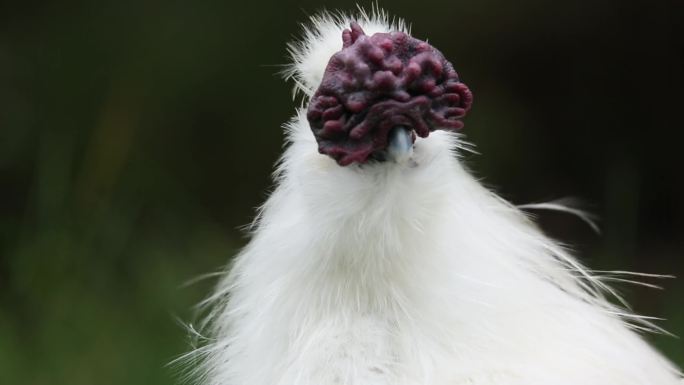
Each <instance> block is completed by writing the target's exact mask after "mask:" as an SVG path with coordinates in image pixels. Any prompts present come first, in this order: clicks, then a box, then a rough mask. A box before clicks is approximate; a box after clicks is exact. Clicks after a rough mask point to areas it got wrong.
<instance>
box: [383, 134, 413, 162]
mask: <svg viewBox="0 0 684 385" xmlns="http://www.w3.org/2000/svg"><path fill="white" fill-rule="evenodd" d="M411 155H413V134H412V132H411V130H410V129H409V128H407V127H405V126H396V127H394V128H392V130H391V131H390V133H389V137H388V145H387V157H388V158H389V159H390V160H393V161H395V162H397V163H405V162H406V161H407V160H409V159H410V158H411Z"/></svg>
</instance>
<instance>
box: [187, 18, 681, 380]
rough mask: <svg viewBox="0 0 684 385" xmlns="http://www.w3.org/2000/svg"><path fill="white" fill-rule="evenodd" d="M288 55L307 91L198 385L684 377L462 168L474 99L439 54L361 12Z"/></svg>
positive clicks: (317, 31)
mask: <svg viewBox="0 0 684 385" xmlns="http://www.w3.org/2000/svg"><path fill="white" fill-rule="evenodd" d="M357 22H358V24H357ZM350 25H351V29H346V28H349V26H350ZM291 52H292V57H293V60H294V64H293V65H292V72H291V74H290V75H291V76H292V77H293V78H294V79H295V82H296V87H297V88H298V89H299V90H300V91H302V92H304V93H305V94H306V95H307V100H306V101H305V107H304V108H302V109H300V110H299V112H298V114H297V115H296V116H295V117H294V118H293V119H292V121H291V122H290V123H289V124H287V135H288V143H289V144H288V146H287V149H286V150H285V153H284V155H283V157H282V160H281V161H280V163H279V165H278V167H277V171H276V173H275V175H276V176H275V178H276V182H277V184H278V185H277V188H276V189H275V191H274V192H273V194H272V195H271V197H270V198H269V199H268V201H267V202H266V203H265V204H264V206H263V208H262V210H261V211H260V213H259V215H258V218H257V220H256V221H255V224H254V227H253V237H252V239H251V241H250V243H249V244H248V245H247V246H246V247H245V249H244V250H243V251H242V252H241V253H240V254H239V255H238V256H237V257H236V258H235V260H234V263H233V265H232V267H231V269H230V271H229V272H228V273H227V274H226V276H225V277H224V278H223V279H222V280H221V282H220V283H219V286H218V288H217V291H216V293H215V294H214V295H213V296H212V297H211V298H209V299H208V301H207V304H208V305H209V306H210V307H211V309H212V310H211V314H210V316H209V319H208V321H207V324H206V325H205V326H206V328H207V329H208V333H209V334H210V336H209V340H208V342H207V343H206V344H205V345H204V346H202V347H200V348H198V349H197V350H196V351H195V352H194V353H193V354H192V357H194V358H196V359H198V360H199V361H200V365H199V366H198V369H197V372H196V373H195V374H197V376H198V378H199V382H200V383H202V384H205V385H344V384H348V385H380V384H383V385H409V384H410V385H414V384H416V385H417V384H426V385H460V384H472V385H674V384H680V381H681V380H680V375H679V372H678V370H677V369H676V368H675V367H674V365H673V364H671V363H669V362H668V361H667V360H666V359H665V358H663V357H662V356H661V355H660V354H659V353H657V352H656V351H655V350H654V349H653V348H651V347H650V346H649V345H648V344H647V343H645V342H644V341H643V340H642V338H641V337H640V336H639V335H638V334H637V333H636V332H635V331H634V329H635V328H636V329H639V328H641V327H648V325H644V324H642V323H641V321H642V320H641V319H640V318H639V317H637V316H634V315H631V314H630V313H629V312H627V311H624V310H622V309H621V308H619V307H616V306H613V305H611V304H610V303H609V301H608V300H606V299H605V298H604V296H603V295H602V293H603V292H604V291H606V290H609V291H610V289H609V288H608V287H607V286H605V285H603V283H602V282H601V281H600V280H599V279H598V278H596V277H593V276H592V275H591V274H590V272H589V271H588V270H586V269H585V268H583V267H582V266H581V265H580V264H579V263H578V262H576V261H575V259H573V257H572V256H570V255H568V254H567V252H566V251H565V250H564V249H563V248H562V247H561V246H559V245H558V244H557V243H555V242H554V241H552V240H550V239H549V238H547V237H546V236H545V235H544V234H543V233H542V232H541V231H540V230H539V229H538V228H537V227H536V226H535V225H534V224H533V223H532V222H531V221H530V220H529V219H528V218H527V217H526V216H525V214H523V213H522V212H521V211H520V210H519V209H518V208H516V207H515V206H513V205H511V204H509V203H508V202H506V201H504V200H503V199H501V198H499V197H498V196H497V195H495V194H494V193H492V192H491V191H488V190H487V189H486V188H484V187H483V186H482V185H480V183H478V181H477V180H476V179H475V178H473V176H471V175H470V174H469V173H468V171H467V170H465V169H464V167H463V165H462V164H461V163H460V161H459V159H458V154H459V152H460V151H461V150H462V149H463V147H464V144H463V142H462V141H461V138H460V137H459V136H458V135H457V134H454V133H453V132H452V131H453V130H454V129H458V128H460V127H461V125H462V123H461V120H460V119H461V118H462V117H463V116H464V114H465V112H466V111H467V110H468V109H469V107H470V103H471V100H472V97H471V95H470V91H469V90H468V88H467V87H466V86H465V85H464V84H463V83H461V82H460V80H459V79H458V76H457V75H456V72H455V71H454V70H453V68H452V67H451V64H450V63H449V62H447V61H446V60H445V59H444V57H443V56H442V55H441V53H439V51H437V50H436V49H434V48H433V47H431V46H430V45H429V44H427V43H425V42H423V41H420V40H417V39H414V38H412V37H410V36H409V35H408V34H407V30H406V27H405V25H404V23H403V22H397V23H390V22H388V19H387V17H386V16H385V15H384V14H379V15H377V14H376V15H371V16H368V15H366V14H365V13H363V12H362V13H361V14H360V15H359V16H358V17H347V16H339V15H338V16H330V15H323V16H318V17H315V18H313V25H312V26H311V27H310V28H309V29H307V30H306V33H305V37H304V39H303V41H302V42H301V43H297V44H294V45H292V46H291Z"/></svg>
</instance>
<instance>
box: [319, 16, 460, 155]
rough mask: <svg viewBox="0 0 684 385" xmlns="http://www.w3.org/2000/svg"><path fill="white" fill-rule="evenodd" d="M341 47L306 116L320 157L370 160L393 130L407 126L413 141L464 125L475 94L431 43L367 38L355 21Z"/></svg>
mask: <svg viewBox="0 0 684 385" xmlns="http://www.w3.org/2000/svg"><path fill="white" fill-rule="evenodd" d="M342 42H343V46H342V50H340V51H339V52H337V53H335V54H334V55H333V56H332V57H331V58H330V61H329V62H328V66H327V67H326V69H325V73H324V75H323V80H322V81H321V85H320V86H319V87H318V89H317V90H316V92H315V93H314V95H313V97H312V98H311V102H310V103H309V108H308V112H307V118H308V120H309V124H310V126H311V129H312V131H313V133H314V136H315V137H316V140H317V141H318V150H319V152H320V153H322V154H326V155H329V156H331V157H332V158H333V159H335V160H336V161H337V163H338V164H340V165H342V166H346V165H349V164H351V163H354V162H357V163H365V162H366V161H367V160H368V159H369V158H370V157H371V155H372V154H373V153H375V152H377V151H382V150H383V149H384V148H385V147H386V146H387V136H388V133H389V131H390V130H391V129H392V128H393V127H395V126H400V125H401V126H405V127H409V128H410V129H411V130H413V133H414V134H413V139H414V140H415V136H416V135H417V136H420V137H423V138H424V137H427V136H428V135H429V134H430V132H431V131H434V130H438V129H444V130H459V129H461V128H463V122H462V121H461V119H462V118H463V117H464V116H465V114H466V113H467V112H468V110H470V107H471V105H472V101H473V97H472V94H471V92H470V90H469V89H468V87H467V86H466V85H465V84H463V83H462V82H461V81H460V80H459V77H458V74H457V73H456V71H455V70H454V68H453V66H452V65H451V63H449V62H448V61H447V60H446V59H445V58H444V55H442V53H441V52H439V51H438V50H437V49H435V48H434V47H432V46H431V45H430V44H428V43H426V42H424V41H421V40H418V39H415V38H413V37H411V36H409V35H407V34H406V33H404V32H391V33H376V34H374V35H372V36H367V35H366V34H365V33H364V31H363V29H361V27H360V26H359V25H358V24H357V23H356V22H352V23H351V28H350V29H346V30H344V31H343V32H342Z"/></svg>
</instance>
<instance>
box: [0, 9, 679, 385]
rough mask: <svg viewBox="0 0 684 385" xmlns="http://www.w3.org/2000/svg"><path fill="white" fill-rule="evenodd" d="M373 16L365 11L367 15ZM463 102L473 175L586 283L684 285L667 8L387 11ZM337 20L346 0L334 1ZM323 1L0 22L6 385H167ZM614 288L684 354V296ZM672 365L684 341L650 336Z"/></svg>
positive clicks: (255, 179) (16, 17)
mask: <svg viewBox="0 0 684 385" xmlns="http://www.w3.org/2000/svg"><path fill="white" fill-rule="evenodd" d="M365 5H367V6H368V5H370V4H369V3H366V4H365ZM381 5H385V6H386V8H388V10H389V11H390V12H391V13H393V14H397V15H399V16H401V17H404V18H406V19H407V20H409V21H410V22H411V23H412V25H413V28H412V31H413V34H414V35H415V36H416V37H418V38H422V39H425V38H429V40H430V42H431V43H432V44H433V45H435V46H436V47H438V48H439V49H440V50H442V51H443V52H444V54H445V55H446V56H447V58H449V59H450V60H451V61H452V62H453V63H454V65H455V67H456V68H457V70H458V71H459V73H460V74H461V76H462V78H463V80H464V81H465V82H466V83H467V84H468V85H469V86H470V88H471V89H472V90H473V92H474V94H475V104H474V109H473V110H472V112H471V114H470V116H469V117H468V118H467V122H466V131H465V132H466V133H467V135H468V138H469V140H471V141H472V142H474V143H476V144H477V147H478V150H479V151H480V152H481V153H482V155H477V156H475V155H472V156H469V157H468V159H467V162H468V164H469V166H470V167H471V168H472V169H473V170H474V171H475V172H476V174H477V175H478V176H482V177H483V178H484V182H485V183H487V184H488V185H490V186H492V187H494V188H495V189H496V190H497V191H499V192H500V193H501V194H502V195H503V196H504V197H506V198H507V199H509V200H511V201H513V202H514V203H527V202H538V201H543V200H548V199H555V198H560V197H564V196H574V197H577V198H580V199H582V200H583V201H584V202H586V204H587V206H588V207H589V208H590V209H591V210H592V211H593V212H594V213H596V214H597V215H599V216H600V218H601V221H600V225H601V227H602V228H603V230H604V231H603V233H602V234H601V235H595V234H593V233H592V232H591V230H590V229H589V228H588V227H587V226H586V225H584V224H583V223H581V222H580V221H578V220H577V219H575V218H573V217H570V216H566V215H560V214H549V213H546V214H540V220H541V223H542V225H543V226H544V228H545V229H546V230H547V231H548V232H549V234H551V235H552V236H554V237H556V238H558V239H561V240H563V241H565V242H568V243H571V244H572V245H574V247H575V249H576V250H577V252H578V253H579V254H580V255H581V258H582V260H583V261H584V262H585V263H587V264H588V265H590V266H591V267H593V268H596V269H618V270H636V271H641V272H647V273H663V274H674V275H679V276H684V263H683V262H682V257H683V256H684V238H683V236H682V235H683V232H684V182H683V181H682V179H683V178H682V176H683V172H682V167H683V166H684V162H682V150H681V148H682V145H683V141H682V140H681V139H682V135H680V131H681V130H682V128H684V125H683V124H682V108H683V106H684V105H683V103H682V102H683V101H684V100H683V97H682V95H683V90H684V87H683V86H684V81H683V80H684V77H683V67H684V65H683V64H684V60H683V57H684V44H683V42H684V39H683V37H684V28H683V24H684V12H682V8H683V7H682V3H681V1H680V0H648V1H640V0H629V1H628V0H601V1H596V0H593V1H588V0H582V1H541V0H526V1H514V2H513V1H506V0H484V1H482V0H480V1H453V0H450V1H441V2H438V1H428V0H424V1H411V2H408V1H392V2H386V3H385V4H381ZM326 6H327V7H328V8H329V9H337V8H340V9H344V10H351V9H353V6H352V5H350V3H340V2H333V1H330V2H326ZM320 9H322V5H321V4H320V3H316V2H313V1H299V2H289V3H288V2H284V1H282V2H275V1H273V2H270V3H269V2H264V1H244V2H228V1H211V2H209V1H207V2H199V1H196V2H190V1H166V2H164V1H147V2H139V1H127V0H123V1H122V0H104V1H98V2H93V3H80V2H71V1H53V2H33V1H22V2H12V3H9V2H7V3H0V383H2V384H6V385H14V384H18V385H23V384H31V385H42V384H69V385H80V384H84V385H90V384H101V385H106V384H117V385H120V384H130V385H135V384H145V385H154V384H170V383H172V382H173V370H172V369H170V368H167V367H164V365H165V363H167V362H168V361H170V360H171V359H173V358H174V357H175V356H176V355H178V354H180V353H182V352H184V351H186V350H187V349H188V345H187V341H186V338H185V332H184V330H183V329H182V327H181V326H179V324H178V322H177V320H176V319H177V318H179V319H181V320H184V321H191V320H192V319H193V318H192V317H193V311H192V309H191V307H192V305H193V304H194V303H196V302H198V301H199V300H200V299H201V298H202V297H203V296H204V295H205V294H207V293H208V292H209V290H210V288H211V285H212V284H213V281H212V280H206V281H203V282H200V283H197V284H194V285H190V286H186V287H184V286H183V283H184V282H186V281H188V280H190V279H192V278H194V277H196V276H198V275H200V274H202V273H207V272H212V271H215V270H217V269H219V268H220V267H221V266H223V265H224V264H225V263H226V262H227V261H228V260H229V258H230V256H231V255H232V254H233V253H234V252H235V251H236V250H237V249H239V247H240V246H242V245H244V243H245V242H246V239H245V238H244V236H243V235H242V234H241V232H240V231H239V230H238V227H239V226H241V225H244V224H246V223H248V222H249V221H250V218H251V217H252V215H253V212H254V207H256V206H258V205H259V204H260V202H262V201H263V200H264V198H265V197H266V196H267V192H268V190H269V188H270V187H271V181H270V179H269V174H270V172H271V170H272V164H273V162H274V161H275V160H276V159H277V157H278V156H279V153H280V151H281V146H282V132H281V129H280V125H281V124H282V123H283V122H285V121H287V120H288V118H289V117H290V116H291V115H292V114H293V112H294V107H295V106H296V105H298V103H299V102H298V101H296V102H293V101H292V99H291V93H290V87H291V84H286V83H284V82H283V81H281V80H280V79H279V78H278V76H276V75H275V73H276V72H277V71H278V70H279V69H280V67H278V66H277V65H279V64H283V63H285V62H286V55H285V43H286V42H287V41H289V40H291V38H292V37H293V36H294V35H297V34H298V33H299V26H298V23H299V22H303V21H305V20H306V18H307V15H308V14H312V13H314V12H316V11H318V10H320ZM648 281H649V282H651V283H656V284H660V285H663V286H664V287H665V288H666V290H665V291H664V292H659V291H652V290H648V289H643V288H635V287H631V286H625V285H619V288H620V289H621V291H622V292H623V293H625V295H626V296H627V298H628V299H629V300H630V301H631V302H632V303H633V304H634V307H635V309H636V310H637V311H638V312H641V313H645V314H648V315H653V316H659V317H664V318H667V319H668V321H665V322H660V323H659V324H660V325H661V326H663V327H665V328H666V329H668V330H669V331H671V332H673V333H675V334H679V335H684V298H683V297H682V296H683V295H684V279H683V278H680V279H670V280H662V281H660V280H656V281H653V280H648ZM651 338H652V339H653V340H654V341H655V343H656V344H657V345H658V346H659V347H660V348H661V349H663V350H664V351H665V352H666V354H667V355H668V356H669V357H671V358H672V359H674V360H675V361H676V362H677V363H679V364H680V365H682V364H684V344H683V343H682V341H680V340H678V339H675V338H671V337H666V336H656V337H651Z"/></svg>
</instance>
